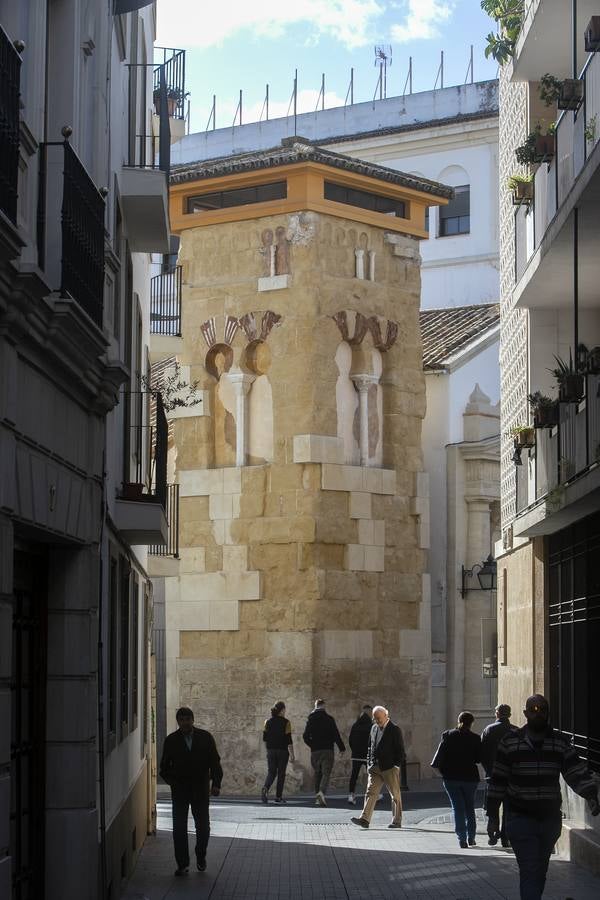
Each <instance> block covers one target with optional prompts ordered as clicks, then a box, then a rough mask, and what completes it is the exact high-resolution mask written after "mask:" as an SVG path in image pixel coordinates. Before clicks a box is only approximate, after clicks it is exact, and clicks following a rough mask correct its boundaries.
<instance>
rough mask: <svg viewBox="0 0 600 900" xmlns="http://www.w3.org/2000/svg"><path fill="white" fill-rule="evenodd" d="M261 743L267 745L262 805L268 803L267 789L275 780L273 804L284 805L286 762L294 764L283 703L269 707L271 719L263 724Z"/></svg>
mask: <svg viewBox="0 0 600 900" xmlns="http://www.w3.org/2000/svg"><path fill="white" fill-rule="evenodd" d="M263 741H264V742H265V744H266V745H267V767H268V769H267V777H266V779H265V784H264V787H263V789H262V791H261V799H262V802H263V803H268V802H269V788H270V787H271V785H272V784H273V782H274V781H275V779H277V785H276V788H275V803H285V800H284V799H283V785H284V782H285V770H286V768H287V764H288V760H290V759H291V761H292V762H294V745H293V744H292V726H291V724H290V721H289V719H286V717H285V703H284V702H283V701H282V700H278V701H277V703H276V704H275V706H273V707H271V718H270V719H267V720H266V722H265V727H264V729H263Z"/></svg>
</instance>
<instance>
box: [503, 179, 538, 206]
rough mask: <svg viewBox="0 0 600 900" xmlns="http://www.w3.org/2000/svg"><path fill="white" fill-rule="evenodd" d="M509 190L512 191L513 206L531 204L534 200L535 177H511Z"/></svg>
mask: <svg viewBox="0 0 600 900" xmlns="http://www.w3.org/2000/svg"><path fill="white" fill-rule="evenodd" d="M507 184H508V189H509V190H510V191H512V195H513V204H514V205H515V206H520V205H521V203H531V201H532V200H533V175H511V176H510V178H509V179H508V182H507Z"/></svg>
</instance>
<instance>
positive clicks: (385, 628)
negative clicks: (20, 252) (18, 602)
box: [155, 139, 452, 792]
mask: <svg viewBox="0 0 600 900" xmlns="http://www.w3.org/2000/svg"><path fill="white" fill-rule="evenodd" d="M172 182H173V186H172V199H171V223H172V227H173V230H174V231H175V232H178V233H179V234H180V235H181V248H180V255H179V262H180V263H181V265H182V266H183V279H184V289H183V303H182V321H183V327H182V330H183V338H182V345H181V348H180V349H179V351H178V352H177V356H178V360H179V363H180V365H181V366H182V372H183V374H184V375H185V377H186V378H189V380H190V381H191V382H196V381H197V382H199V387H200V388H201V390H202V402H201V403H199V404H197V405H196V406H193V407H188V408H185V409H181V410H179V411H178V413H176V414H175V418H174V423H173V444H172V449H171V471H172V473H173V477H174V479H175V480H176V481H177V482H178V483H179V491H180V544H181V551H180V560H179V561H177V562H175V563H174V564H172V566H171V568H170V569H164V570H163V572H164V574H165V575H166V576H167V577H165V578H164V582H162V581H161V580H160V579H155V583H156V589H157V590H158V591H162V590H163V589H164V598H165V610H166V626H165V627H166V660H167V685H166V704H167V719H168V726H169V729H171V728H172V727H174V712H175V709H176V708H177V707H178V706H179V705H181V704H185V705H189V706H191V707H192V708H193V709H194V712H195V715H196V720H197V723H198V724H199V725H201V726H202V727H206V728H208V729H209V730H211V731H212V732H213V733H214V734H215V737H216V740H217V744H218V746H219V750H220V752H221V755H222V757H223V765H224V769H225V772H226V776H225V778H226V780H225V783H224V787H225V789H226V790H227V791H236V792H256V791H257V790H258V788H259V786H260V784H261V783H262V780H263V778H264V771H265V760H264V750H263V744H262V741H261V731H262V725H263V722H264V719H265V717H266V716H267V715H268V711H269V708H270V706H271V705H272V704H273V702H274V701H276V700H278V699H283V700H284V701H285V702H286V704H287V715H288V717H289V718H290V719H291V720H292V726H293V729H294V734H295V745H296V750H297V753H298V762H297V763H296V765H295V766H293V767H292V766H290V768H289V769H288V789H290V790H291V789H293V788H294V787H295V788H297V789H300V788H305V789H306V788H308V787H309V786H310V780H311V779H310V766H309V754H308V751H307V748H306V747H304V745H303V744H302V740H301V733H302V730H303V727H304V723H305V719H306V715H307V714H308V712H309V711H310V709H311V708H312V705H313V702H314V699H315V698H316V697H325V698H326V699H327V702H328V708H329V710H330V712H331V713H332V714H333V715H335V717H336V719H337V722H338V725H339V728H340V731H341V732H342V735H343V736H347V733H348V729H349V726H350V723H351V722H352V721H353V720H354V718H355V717H356V715H357V713H358V711H359V709H360V707H361V705H362V704H363V703H365V702H371V703H384V704H385V705H387V706H389V708H390V711H391V713H392V717H393V718H394V719H395V720H397V721H398V722H399V723H400V725H401V726H402V728H403V731H404V735H405V741H406V743H407V748H408V756H409V763H412V764H413V771H412V777H417V776H418V769H417V765H421V766H423V765H426V764H428V762H429V754H430V738H429V727H430V726H429V721H428V720H429V716H430V709H429V705H430V640H429V624H428V623H429V592H428V584H427V582H426V579H424V576H423V573H424V571H425V553H426V547H427V536H428V515H429V512H428V503H427V483H426V478H425V477H424V475H423V474H422V460H421V419H422V417H423V415H424V412H425V384H424V377H423V371H422V351H421V341H420V334H419V293H420V272H419V265H420V258H419V244H418V242H419V239H420V238H422V237H425V236H426V232H425V231H424V214H425V209H426V207H427V206H432V205H439V204H441V203H445V202H447V199H448V198H449V197H450V196H451V194H452V191H451V190H450V189H448V188H445V187H443V186H442V185H439V184H436V183H433V182H429V181H426V180H422V179H418V178H415V177H412V176H408V175H404V174H402V173H399V172H396V171H393V170H391V169H385V168H383V167H380V166H376V165H371V164H366V163H363V162H358V161H356V160H351V159H350V158H348V157H344V156H341V155H338V154H334V153H329V152H326V151H322V150H320V149H318V148H317V147H314V146H312V145H310V144H307V143H306V142H303V141H302V140H299V139H293V140H289V141H285V142H284V143H283V145H282V146H281V147H278V148H276V149H274V150H271V151H261V152H260V153H256V154H248V155H245V156H238V157H229V158H226V159H222V160H217V161H214V160H213V161H212V162H207V163H201V164H197V165H193V166H188V167H181V168H179V169H178V170H175V171H174V173H173V176H172ZM347 766H348V762H346V763H345V764H344V765H341V764H340V763H338V764H337V766H336V770H335V776H336V778H337V782H338V784H339V785H341V784H342V781H345V778H346V768H347ZM335 780H336V779H335V778H334V784H335Z"/></svg>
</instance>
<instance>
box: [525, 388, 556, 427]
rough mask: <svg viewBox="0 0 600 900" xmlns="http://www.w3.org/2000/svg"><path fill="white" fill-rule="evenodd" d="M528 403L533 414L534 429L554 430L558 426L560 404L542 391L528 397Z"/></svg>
mask: <svg viewBox="0 0 600 900" xmlns="http://www.w3.org/2000/svg"><path fill="white" fill-rule="evenodd" d="M527 401H528V403H529V405H530V407H531V411H532V413H533V427H534V428H554V426H555V425H558V403H557V401H556V400H553V399H552V397H546V395H545V394H542V392H541V391H535V392H534V393H533V394H528V395H527Z"/></svg>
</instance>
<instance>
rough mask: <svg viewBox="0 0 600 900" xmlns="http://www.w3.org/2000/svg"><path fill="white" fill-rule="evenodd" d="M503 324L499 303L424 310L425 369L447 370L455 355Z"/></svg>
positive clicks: (422, 321) (422, 316) (422, 325)
mask: <svg viewBox="0 0 600 900" xmlns="http://www.w3.org/2000/svg"><path fill="white" fill-rule="evenodd" d="M499 323H500V304H499V303H486V304H480V305H477V306H455V307H449V308H447V309H423V310H421V336H422V338H423V368H425V369H443V368H444V366H445V365H447V363H448V360H449V358H450V357H451V356H453V355H454V354H455V353H458V352H459V351H460V350H462V349H463V348H464V347H466V346H467V345H468V344H470V343H471V342H472V341H474V340H475V339H476V338H478V337H481V336H482V335H484V334H485V333H486V332H487V331H490V330H492V329H493V328H496V327H498V325H499Z"/></svg>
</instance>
